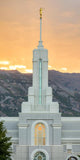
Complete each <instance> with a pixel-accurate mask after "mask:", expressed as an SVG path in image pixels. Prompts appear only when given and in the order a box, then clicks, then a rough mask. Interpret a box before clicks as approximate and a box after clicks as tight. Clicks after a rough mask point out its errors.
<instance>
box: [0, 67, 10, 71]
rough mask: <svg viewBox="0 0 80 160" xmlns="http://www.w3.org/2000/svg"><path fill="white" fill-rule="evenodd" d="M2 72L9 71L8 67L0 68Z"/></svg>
mask: <svg viewBox="0 0 80 160" xmlns="http://www.w3.org/2000/svg"><path fill="white" fill-rule="evenodd" d="M0 69H1V70H8V68H7V67H0Z"/></svg>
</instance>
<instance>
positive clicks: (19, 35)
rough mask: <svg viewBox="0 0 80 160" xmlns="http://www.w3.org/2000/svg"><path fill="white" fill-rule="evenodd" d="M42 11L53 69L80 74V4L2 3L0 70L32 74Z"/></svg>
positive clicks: (70, 0)
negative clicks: (40, 9) (33, 52)
mask: <svg viewBox="0 0 80 160" xmlns="http://www.w3.org/2000/svg"><path fill="white" fill-rule="evenodd" d="M40 7H43V8H44V11H43V29H42V32H43V33H42V39H43V44H44V47H45V48H47V49H48V51H49V69H56V70H59V71H63V72H80V0H67V1H66V0H0V69H18V70H20V71H24V72H30V71H31V69H32V51H33V49H34V48H36V47H37V45H38V41H39V8H40Z"/></svg>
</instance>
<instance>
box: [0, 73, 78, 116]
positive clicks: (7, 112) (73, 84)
mask: <svg viewBox="0 0 80 160" xmlns="http://www.w3.org/2000/svg"><path fill="white" fill-rule="evenodd" d="M48 77H49V78H48V79H49V81H48V82H49V86H51V87H52V94H53V101H58V102H59V105H60V112H61V113H62V116H80V73H61V72H58V71H55V70H49V71H48ZM30 86H32V74H23V73H20V72H19V71H4V70H0V116H13V117H14V116H18V112H20V111H21V103H22V102H23V101H28V88H29V87H30Z"/></svg>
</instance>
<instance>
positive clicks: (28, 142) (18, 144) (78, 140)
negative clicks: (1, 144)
mask: <svg viewBox="0 0 80 160" xmlns="http://www.w3.org/2000/svg"><path fill="white" fill-rule="evenodd" d="M41 35H42V10H41V9H40V41H39V45H38V47H37V49H34V50H33V83H32V87H30V88H29V89H28V102H23V103H22V106H21V112H20V113H19V117H1V118H0V121H1V120H4V122H5V126H6V128H7V131H8V134H7V135H8V136H11V137H12V150H13V154H12V160H79V157H78V156H79V155H80V118H79V117H61V113H60V112H59V104H58V102H52V88H51V87H48V50H47V49H45V48H44V46H43V44H42V37H41Z"/></svg>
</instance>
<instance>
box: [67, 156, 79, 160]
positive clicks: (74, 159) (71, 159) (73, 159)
mask: <svg viewBox="0 0 80 160" xmlns="http://www.w3.org/2000/svg"><path fill="white" fill-rule="evenodd" d="M68 160H78V159H77V158H76V157H74V156H71V157H69V158H68Z"/></svg>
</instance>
